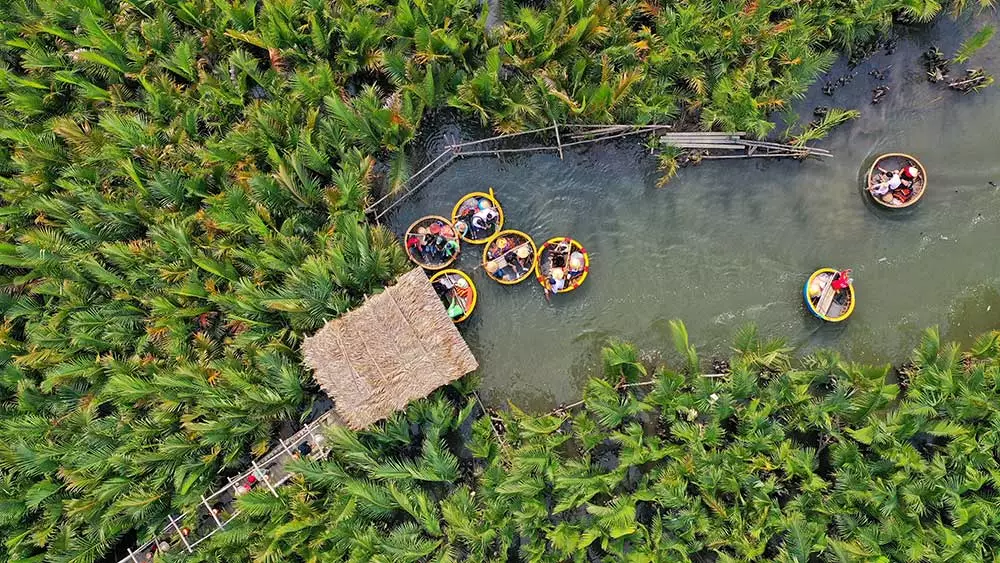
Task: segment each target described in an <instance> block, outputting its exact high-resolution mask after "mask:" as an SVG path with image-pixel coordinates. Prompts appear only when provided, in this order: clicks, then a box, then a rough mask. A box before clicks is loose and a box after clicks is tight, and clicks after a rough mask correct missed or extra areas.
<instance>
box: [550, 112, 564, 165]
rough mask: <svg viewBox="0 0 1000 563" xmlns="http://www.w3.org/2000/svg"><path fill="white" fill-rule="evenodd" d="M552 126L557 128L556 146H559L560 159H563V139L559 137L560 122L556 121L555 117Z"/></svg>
mask: <svg viewBox="0 0 1000 563" xmlns="http://www.w3.org/2000/svg"><path fill="white" fill-rule="evenodd" d="M552 127H553V128H554V129H555V132H556V146H557V147H559V160H562V159H563V152H562V141H561V140H560V139H559V124H558V123H556V120H555V119H553V120H552Z"/></svg>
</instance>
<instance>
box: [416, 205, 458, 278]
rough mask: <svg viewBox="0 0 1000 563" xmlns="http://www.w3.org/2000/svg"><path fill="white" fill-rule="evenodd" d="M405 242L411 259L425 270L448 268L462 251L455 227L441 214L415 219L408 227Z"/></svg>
mask: <svg viewBox="0 0 1000 563" xmlns="http://www.w3.org/2000/svg"><path fill="white" fill-rule="evenodd" d="M403 243H404V246H405V247H406V255H407V256H408V257H409V258H410V261H411V262H413V263H414V264H416V265H418V266H420V267H421V268H424V269H425V270H442V269H444V268H447V267H448V266H450V265H451V263H452V262H454V261H455V260H457V259H458V254H459V253H460V252H461V251H462V245H461V243H460V242H459V238H458V234H456V233H455V228H454V227H452V226H451V223H450V222H448V220H447V219H445V218H444V217H441V216H439V215H428V216H426V217H421V218H420V219H417V220H416V221H414V222H413V224H412V225H410V228H409V229H406V234H404V235H403Z"/></svg>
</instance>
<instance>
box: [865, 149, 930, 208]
mask: <svg viewBox="0 0 1000 563" xmlns="http://www.w3.org/2000/svg"><path fill="white" fill-rule="evenodd" d="M910 166H914V167H916V168H917V170H918V171H919V174H918V176H917V178H916V179H915V180H913V181H912V182H910V184H909V185H901V186H900V187H899V188H897V189H895V190H889V191H888V192H886V193H884V194H882V195H877V194H876V193H875V190H876V187H878V186H880V185H883V182H887V181H888V180H889V178H890V177H891V176H892V173H893V172H895V171H900V170H903V169H904V168H907V167H910ZM865 182H866V183H865V189H866V190H867V191H868V195H870V196H871V197H872V199H873V200H875V203H877V204H879V205H881V206H882V207H888V208H890V209H902V208H904V207H909V206H911V205H913V204H915V203H917V202H918V201H920V198H922V197H924V192H925V191H927V169H926V168H924V165H923V164H921V163H920V161H919V160H917V159H916V158H914V157H912V156H910V155H908V154H903V153H898V152H892V153H888V154H883V155H882V156H880V157H878V158H877V159H875V162H874V163H873V164H872V167H871V168H869V169H868V177H867V178H866V180H865Z"/></svg>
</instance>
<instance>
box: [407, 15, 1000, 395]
mask: <svg viewBox="0 0 1000 563" xmlns="http://www.w3.org/2000/svg"><path fill="white" fill-rule="evenodd" d="M983 21H984V20H983V19H981V18H980V19H979V21H977V22H968V21H967V22H963V23H961V24H955V23H953V22H950V21H944V22H942V23H939V24H937V25H935V26H934V27H932V28H930V29H926V30H922V31H920V32H910V33H909V34H908V35H904V37H903V38H901V39H900V40H899V43H898V45H897V48H896V51H895V53H894V54H892V55H891V56H890V55H886V54H885V53H880V54H878V55H876V56H874V57H872V58H870V59H868V60H866V61H865V62H863V63H862V64H861V65H859V66H858V67H857V68H856V69H855V70H856V71H857V76H856V77H855V78H854V79H853V81H852V82H851V83H850V84H848V85H846V86H844V87H842V88H840V89H839V90H837V91H836V93H835V94H834V96H833V97H832V98H831V97H828V96H825V95H824V94H823V93H822V92H821V91H820V86H821V84H819V85H817V87H816V88H814V90H813V91H812V92H810V94H809V96H808V97H807V99H806V100H803V101H802V102H801V103H799V104H797V105H796V110H797V111H798V112H799V113H800V114H801V115H803V116H804V117H805V118H806V119H807V120H808V119H809V116H810V114H811V112H812V108H813V107H814V106H817V105H832V106H836V107H855V108H857V109H859V110H861V112H862V117H861V118H860V119H858V120H856V121H854V122H852V123H849V124H847V125H844V126H842V127H840V128H839V129H837V130H835V131H834V133H832V134H831V135H830V136H829V137H828V138H826V139H824V140H822V141H820V142H819V143H818V144H817V146H820V147H823V148H827V149H829V150H830V151H832V152H833V153H834V155H835V156H834V158H830V159H826V160H822V161H819V160H809V161H806V162H797V161H776V160H766V159H758V160H735V161H725V162H718V161H717V162H706V163H704V164H702V165H701V166H698V167H691V168H686V169H683V170H682V171H681V173H680V175H679V176H678V177H677V178H675V179H674V180H673V181H671V182H670V184H668V185H667V186H666V187H664V188H657V187H656V181H657V179H658V177H659V174H658V172H657V170H656V160H655V158H654V157H653V156H651V155H650V154H649V151H648V150H645V149H644V148H643V147H642V145H641V143H640V142H639V141H622V142H617V143H616V142H608V143H603V144H597V145H590V146H589V148H584V149H581V150H570V151H567V152H566V154H565V155H564V158H563V159H562V160H560V158H559V156H558V155H555V154H543V155H533V156H517V157H514V158H504V159H497V158H491V157H486V158H468V159H464V160H458V161H456V162H455V163H454V164H452V165H451V166H450V167H449V168H448V169H447V170H445V171H444V172H442V173H441V174H440V175H439V176H438V177H436V178H435V179H434V180H433V181H432V182H430V183H429V184H428V185H427V186H425V187H424V188H422V189H421V190H420V191H418V192H417V193H416V194H415V195H413V196H411V197H410V198H408V199H407V200H406V202H405V203H404V204H402V205H401V206H400V208H399V209H398V211H396V212H395V213H394V214H393V215H392V216H391V219H390V225H391V226H392V228H393V229H394V230H396V231H397V232H402V231H403V229H405V228H406V226H407V225H408V224H409V223H410V222H411V221H412V220H414V219H416V218H417V217H420V216H422V215H426V214H430V213H434V214H440V215H447V214H449V213H450V211H451V208H452V206H453V205H454V203H455V201H456V200H457V199H458V198H459V197H460V196H461V195H462V194H464V193H466V192H468V191H473V190H483V189H485V188H487V187H489V186H492V187H493V188H494V189H495V190H496V193H497V197H498V198H499V199H500V202H501V204H502V205H503V207H504V210H505V214H506V216H507V223H506V226H507V227H510V228H517V229H520V230H523V231H525V232H528V233H529V234H531V235H532V236H533V237H534V238H535V240H536V242H538V243H541V242H542V241H544V240H546V239H548V238H550V237H553V236H560V235H570V236H573V237H574V238H576V239H578V240H580V241H581V242H582V243H583V244H584V245H585V246H586V247H587V249H588V250H589V251H590V253H591V273H590V276H589V277H588V278H587V281H586V283H585V284H584V285H583V286H582V287H581V288H580V289H578V290H576V291H575V292H573V293H571V294H567V295H560V296H556V297H554V298H553V299H552V302H551V303H547V302H546V301H545V299H544V298H543V294H542V289H541V288H540V287H539V286H538V284H537V283H536V282H535V281H534V280H528V281H525V282H523V283H521V284H520V285H517V286H513V287H505V286H500V285H499V284H496V283H495V282H492V281H490V280H489V278H487V277H486V275H485V273H484V272H482V271H481V269H479V259H480V257H481V253H482V247H480V246H472V245H468V244H466V245H463V256H462V258H461V260H460V261H459V263H458V267H460V268H462V269H464V270H465V271H467V272H470V274H471V275H472V277H473V279H474V281H475V283H476V284H477V287H478V289H479V304H478V305H477V308H476V311H475V313H474V315H473V317H472V318H471V319H469V320H468V321H466V322H465V323H464V324H463V325H462V326H461V331H462V333H463V334H464V336H465V338H466V340H467V341H468V343H469V345H470V347H471V348H472V351H473V353H474V354H475V355H476V357H477V358H478V359H479V363H480V369H479V371H478V373H479V375H480V376H481V378H482V382H481V387H480V392H481V394H482V396H483V398H484V399H485V400H486V401H488V402H492V403H495V404H496V403H503V402H505V401H507V400H511V401H513V402H515V403H517V404H519V405H520V406H522V407H527V408H532V409H543V408H551V407H552V406H554V405H556V404H558V403H564V402H571V401H573V400H576V399H577V398H578V397H579V393H580V389H581V387H582V385H583V383H584V382H585V380H586V377H587V376H589V375H592V374H594V373H595V370H597V369H598V367H597V366H598V365H599V361H598V357H599V356H598V354H599V350H600V348H601V346H602V345H604V344H605V343H606V342H608V341H609V339H623V340H628V341H632V342H634V343H636V344H637V345H638V346H639V347H640V348H641V349H642V350H644V351H650V352H648V353H649V354H651V355H652V356H653V357H652V358H651V359H653V360H656V359H657V358H656V357H655V356H657V355H658V354H659V352H660V351H662V352H663V353H664V355H665V359H668V360H669V359H670V357H671V353H670V352H669V351H670V350H672V345H671V339H670V332H669V323H668V322H669V320H671V319H681V320H683V321H684V322H685V324H686V325H687V328H688V332H689V333H690V335H691V340H692V343H693V344H694V345H695V346H696V347H697V348H698V350H699V352H700V354H701V357H702V359H703V361H707V360H708V359H710V358H713V357H727V356H728V354H729V344H730V342H731V341H732V337H733V335H734V332H735V331H736V329H737V328H738V327H739V326H741V325H743V324H745V323H751V322H752V323H755V324H756V325H757V326H758V328H759V329H760V332H761V333H762V334H763V335H765V336H769V337H781V338H784V339H785V340H786V341H787V342H788V343H789V344H791V345H794V346H796V347H797V348H798V350H799V352H800V353H808V352H809V351H810V350H814V349H816V348H818V347H834V348H836V349H838V350H840V351H842V352H843V353H844V355H845V356H846V357H848V358H849V359H851V360H856V361H865V362H868V361H872V362H897V361H901V360H903V359H905V358H906V357H907V356H908V355H909V354H910V352H911V351H912V349H913V348H914V346H915V345H916V343H917V342H918V340H919V338H920V335H921V332H922V330H923V329H924V328H926V327H929V326H934V325H937V326H939V327H940V328H941V331H942V333H943V335H944V337H945V338H947V339H951V340H956V341H960V342H963V343H967V342H969V341H970V340H971V339H972V338H973V337H974V336H975V335H978V334H980V333H981V332H983V331H985V330H988V329H991V328H996V327H997V326H998V325H1000V249H998V247H1000V188H997V187H995V186H994V185H992V184H991V183H990V182H994V183H996V184H997V185H1000V89H998V87H997V86H994V87H991V88H989V89H987V90H985V91H983V92H981V93H979V94H969V95H962V94H959V93H957V92H952V91H950V90H948V89H947V88H945V87H944V86H942V85H933V84H930V83H928V82H927V80H926V79H925V76H924V71H923V69H922V67H921V63H920V60H919V56H920V53H921V52H922V51H923V50H925V49H926V48H927V47H928V46H929V45H930V44H931V43H934V44H937V45H938V46H940V47H941V49H942V50H943V51H945V53H946V54H951V53H953V52H954V49H955V47H956V46H957V44H958V43H959V42H960V41H961V39H963V38H964V37H966V36H968V35H969V34H971V33H972V32H973V31H974V30H975V29H976V28H977V26H978V25H981V23H982V22H983ZM998 45H1000V39H998V40H995V41H994V43H992V44H991V45H990V46H989V47H987V48H986V49H984V50H983V51H981V52H980V53H979V54H977V55H976V56H975V57H974V59H973V61H972V62H973V63H975V64H976V65H978V66H984V67H986V69H987V70H988V71H991V72H992V73H993V74H995V75H1000V46H998ZM890 65H892V68H891V69H890V70H889V71H888V78H887V80H886V81H885V82H878V81H877V80H876V79H875V78H873V77H871V76H869V75H868V74H867V73H868V71H869V70H871V69H885V68H887V67H889V66H890ZM848 72H850V71H849V70H848V69H847V67H846V64H845V63H844V62H839V63H837V65H836V66H835V67H834V69H832V71H831V73H830V75H829V76H830V77H831V78H832V79H834V80H835V79H837V78H839V77H840V76H843V75H845V74H847V73H848ZM960 72H961V69H957V71H956V70H953V74H958V73H960ZM880 84H888V85H889V86H890V88H891V90H890V92H889V94H888V95H887V96H886V97H885V98H884V99H883V100H882V102H881V103H880V104H879V105H871V104H870V103H869V100H870V98H871V90H872V89H873V88H875V87H876V86H878V85H880ZM437 121H439V123H428V127H427V129H428V130H429V134H428V135H427V136H426V139H425V140H424V142H423V145H422V149H423V150H424V151H426V152H427V153H428V154H437V153H438V152H440V150H441V148H442V147H443V146H444V145H445V144H446V143H447V142H449V141H456V140H467V139H473V138H477V137H481V136H487V135H488V132H487V133H486V134H484V133H483V132H482V131H475V128H470V127H468V126H464V125H459V124H456V123H455V122H454V121H453V120H448V119H443V120H437ZM897 151H898V152H907V153H910V154H913V155H915V156H917V157H918V158H919V159H920V160H921V161H922V162H923V163H924V165H925V166H926V167H927V169H928V173H929V174H928V176H929V188H928V192H927V193H926V195H925V196H924V198H923V199H922V200H921V202H920V203H919V204H918V205H916V206H914V208H911V209H909V210H904V211H897V212H890V211H886V210H882V209H879V208H876V206H875V205H873V204H872V203H871V202H870V201H869V200H868V199H867V198H866V197H865V196H864V195H863V193H862V188H861V182H862V176H863V174H864V172H865V171H866V170H867V167H868V166H869V165H870V164H871V162H872V160H873V159H874V158H875V157H876V155H878V154H880V153H884V152H897ZM821 266H832V267H837V268H846V267H850V268H853V269H854V279H855V287H856V292H857V298H858V306H857V308H856V310H855V312H854V315H853V316H852V317H851V318H850V319H849V320H848V321H846V322H844V323H840V324H837V325H833V324H824V323H822V322H821V321H819V320H817V319H815V318H813V317H811V316H810V315H809V314H808V313H807V312H806V310H805V308H804V307H803V304H802V291H801V289H802V284H803V282H804V280H805V279H806V277H807V276H808V275H809V274H810V273H811V272H812V271H814V270H815V269H817V268H819V267H821Z"/></svg>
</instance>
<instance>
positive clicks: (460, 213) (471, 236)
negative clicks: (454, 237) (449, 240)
mask: <svg viewBox="0 0 1000 563" xmlns="http://www.w3.org/2000/svg"><path fill="white" fill-rule="evenodd" d="M484 203H485V205H486V206H487V207H491V208H493V209H495V210H496V215H497V217H496V220H494V221H492V222H490V223H489V224H488V225H487V228H486V229H477V228H475V227H474V226H473V221H472V219H473V216H474V215H475V214H476V212H477V211H480V210H482V209H483V204H484ZM451 222H452V224H453V225H454V226H455V231H456V232H458V234H459V236H461V237H462V240H464V241H465V242H468V243H471V244H486V242H487V241H489V240H490V238H491V237H492V236H493V235H495V234H497V233H498V232H500V231H501V230H503V207H501V206H500V202H499V201H497V198H496V195H494V193H493V188H490V191H489V193H486V192H471V193H467V194H465V195H464V196H462V199H460V200H458V203H456V204H455V208H454V209H453V210H452V212H451Z"/></svg>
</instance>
